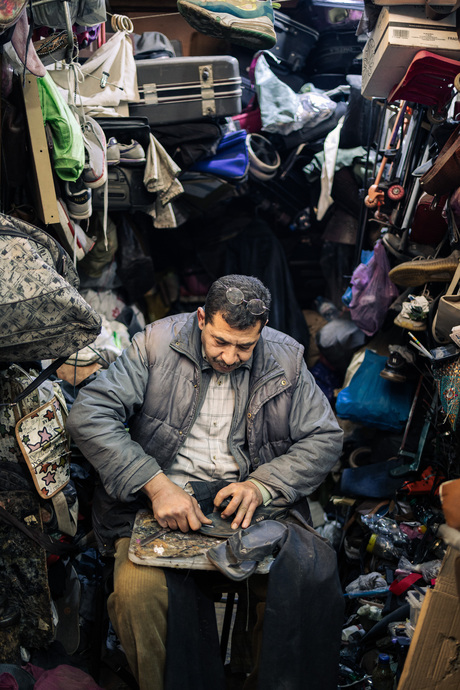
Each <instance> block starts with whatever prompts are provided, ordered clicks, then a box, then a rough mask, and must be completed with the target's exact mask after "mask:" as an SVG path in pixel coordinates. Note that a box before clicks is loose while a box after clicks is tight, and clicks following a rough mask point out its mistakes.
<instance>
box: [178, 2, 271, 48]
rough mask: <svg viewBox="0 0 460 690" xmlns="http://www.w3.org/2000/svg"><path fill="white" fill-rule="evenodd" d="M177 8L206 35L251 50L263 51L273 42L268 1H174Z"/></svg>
mask: <svg viewBox="0 0 460 690" xmlns="http://www.w3.org/2000/svg"><path fill="white" fill-rule="evenodd" d="M177 9H178V10H179V12H180V14H181V15H182V16H183V17H184V19H185V20H186V21H187V22H188V24H190V26H191V27H193V28H194V29H196V30H197V31H200V32H201V33H203V34H206V35H207V36H214V37H215V38H226V39H228V40H230V41H232V42H233V43H236V44H238V45H242V46H246V47H247V48H252V49H253V50H267V49H268V48H272V47H273V46H274V45H275V43H276V33H275V29H274V26H273V7H272V2H271V0H225V1H223V0H177Z"/></svg>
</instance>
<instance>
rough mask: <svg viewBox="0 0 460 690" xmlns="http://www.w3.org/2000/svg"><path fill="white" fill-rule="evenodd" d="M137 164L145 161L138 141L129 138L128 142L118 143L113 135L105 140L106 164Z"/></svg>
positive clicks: (143, 152)
mask: <svg viewBox="0 0 460 690" xmlns="http://www.w3.org/2000/svg"><path fill="white" fill-rule="evenodd" d="M120 163H121V164H122V165H139V164H142V163H145V151H144V149H143V148H142V146H141V145H140V144H139V142H138V141H135V139H131V142H130V143H129V144H120V142H119V141H117V139H116V138H115V137H110V139H109V140H108V142H107V164H108V165H109V166H111V165H119V164H120Z"/></svg>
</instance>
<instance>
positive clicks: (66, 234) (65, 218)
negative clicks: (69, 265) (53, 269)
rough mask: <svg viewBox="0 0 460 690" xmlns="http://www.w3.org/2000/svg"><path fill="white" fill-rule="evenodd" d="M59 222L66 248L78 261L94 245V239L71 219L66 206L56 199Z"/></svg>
mask: <svg viewBox="0 0 460 690" xmlns="http://www.w3.org/2000/svg"><path fill="white" fill-rule="evenodd" d="M57 207H58V213H59V222H60V224H61V230H62V233H61V236H62V238H63V240H64V241H65V244H66V245H67V247H66V249H67V251H68V252H69V254H71V255H72V256H74V259H76V260H77V261H80V260H81V259H83V258H84V257H85V256H86V254H88V252H90V251H91V249H92V248H93V247H94V239H93V238H92V237H89V236H88V235H87V234H86V233H85V231H84V230H83V228H82V227H80V225H78V223H76V222H75V221H74V220H72V219H71V217H70V216H69V212H68V210H67V206H66V205H65V203H64V201H63V200H62V199H58V200H57Z"/></svg>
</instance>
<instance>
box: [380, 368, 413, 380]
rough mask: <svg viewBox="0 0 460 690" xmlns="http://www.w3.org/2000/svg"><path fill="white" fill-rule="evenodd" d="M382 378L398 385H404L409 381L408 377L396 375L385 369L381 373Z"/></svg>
mask: <svg viewBox="0 0 460 690" xmlns="http://www.w3.org/2000/svg"><path fill="white" fill-rule="evenodd" d="M380 376H381V377H382V379H387V380H388V381H397V382H398V383H404V382H405V381H407V376H404V375H403V374H394V373H393V372H389V371H385V369H383V370H382V371H381V372H380Z"/></svg>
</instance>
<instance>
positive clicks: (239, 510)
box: [214, 481, 263, 529]
mask: <svg viewBox="0 0 460 690" xmlns="http://www.w3.org/2000/svg"><path fill="white" fill-rule="evenodd" d="M229 496H231V497H232V499H231V501H230V503H229V504H228V506H226V508H225V510H223V511H222V512H221V514H220V516H221V517H222V518H224V519H225V518H228V517H230V515H233V513H236V515H235V517H234V519H233V522H232V529H237V528H238V527H239V526H240V525H241V527H243V529H246V527H249V525H250V524H251V520H252V516H253V515H254V511H255V509H256V508H257V506H260V505H261V504H262V502H263V499H262V494H261V493H260V490H259V489H258V488H257V486H256V485H255V484H253V483H252V482H249V481H246V482H234V483H233V484H229V485H228V486H225V487H224V488H223V489H221V490H220V491H219V492H218V493H217V494H216V497H215V499H214V505H215V506H217V507H219V506H220V504H221V503H222V501H225V499H226V498H228V497H229Z"/></svg>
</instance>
